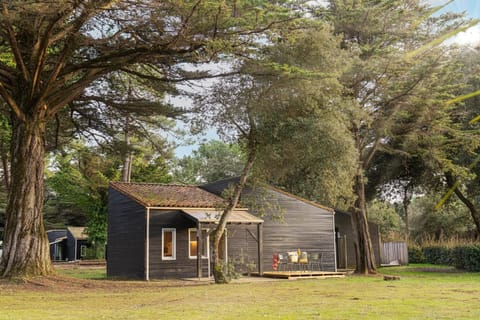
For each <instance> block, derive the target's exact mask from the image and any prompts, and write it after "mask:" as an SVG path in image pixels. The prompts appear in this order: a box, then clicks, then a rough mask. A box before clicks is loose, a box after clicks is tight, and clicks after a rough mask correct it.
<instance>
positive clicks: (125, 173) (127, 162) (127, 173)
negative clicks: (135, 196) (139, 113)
mask: <svg viewBox="0 0 480 320" xmlns="http://www.w3.org/2000/svg"><path fill="white" fill-rule="evenodd" d="M129 121H130V117H129V116H127V117H126V120H125V131H124V134H125V140H124V142H125V146H124V147H125V154H124V155H123V168H122V181H123V182H130V178H131V176H132V153H131V152H130V131H129V127H128V125H129Z"/></svg>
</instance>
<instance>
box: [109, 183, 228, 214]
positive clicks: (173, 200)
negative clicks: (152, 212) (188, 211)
mask: <svg viewBox="0 0 480 320" xmlns="http://www.w3.org/2000/svg"><path fill="white" fill-rule="evenodd" d="M110 187H112V188H113V189H115V190H117V191H119V192H121V193H123V194H125V195H127V196H129V197H130V198H132V199H134V200H135V201H137V202H138V203H140V204H142V205H143V206H145V207H169V208H216V207H218V206H220V205H221V204H222V203H223V201H224V200H223V199H222V198H221V197H219V196H216V195H214V194H213V193H210V192H208V191H206V190H203V189H201V188H199V187H197V186H185V185H171V184H156V183H126V182H110Z"/></svg>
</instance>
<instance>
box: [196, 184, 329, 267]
mask: <svg viewBox="0 0 480 320" xmlns="http://www.w3.org/2000/svg"><path fill="white" fill-rule="evenodd" d="M236 181H237V179H227V180H223V181H218V182H215V183H212V184H208V185H204V186H201V188H203V189H205V190H207V191H209V192H212V193H214V194H217V195H221V194H222V192H223V191H224V190H225V189H227V188H228V187H229V186H230V185H231V184H232V183H235V182H236ZM252 200H254V201H253V202H254V203H256V204H257V205H256V207H257V208H261V207H264V208H263V209H255V206H252V207H250V208H249V209H250V211H251V212H253V213H254V214H258V213H259V212H258V211H259V210H261V211H265V216H264V217H263V219H264V223H263V253H264V254H263V260H262V265H263V269H264V270H265V271H271V270H272V269H273V267H272V262H273V261H272V260H273V259H272V257H273V255H274V254H278V253H283V254H285V253H286V252H290V251H297V250H300V251H306V252H308V253H315V254H320V255H321V269H322V270H323V271H337V266H336V249H335V229H334V210H333V209H331V208H328V207H325V206H322V205H320V204H318V203H315V202H312V201H309V200H306V199H303V198H301V197H297V196H295V195H293V194H290V193H288V192H285V191H283V190H279V189H276V188H274V187H272V186H268V185H266V186H263V187H256V188H245V190H244V192H243V194H242V203H243V205H244V206H248V203H251V202H252ZM262 202H263V203H264V204H265V205H264V206H262V205H260V206H258V204H259V203H262ZM279 215H280V216H282V219H280V220H279V219H278V216H279ZM276 217H277V218H276Z"/></svg>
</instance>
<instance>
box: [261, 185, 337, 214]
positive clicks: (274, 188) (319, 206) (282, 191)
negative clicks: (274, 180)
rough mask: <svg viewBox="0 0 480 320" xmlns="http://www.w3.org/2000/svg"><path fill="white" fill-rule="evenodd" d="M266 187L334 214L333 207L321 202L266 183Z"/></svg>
mask: <svg viewBox="0 0 480 320" xmlns="http://www.w3.org/2000/svg"><path fill="white" fill-rule="evenodd" d="M266 187H267V188H269V189H271V190H273V191H276V192H278V193H281V194H283V195H285V196H288V197H292V198H294V199H297V200H299V201H302V202H305V203H307V204H310V205H312V206H315V207H317V208H320V209H324V210H327V211H329V212H330V213H332V214H335V209H333V208H330V207H327V206H324V205H321V204H319V203H316V202H314V201H311V200H308V199H305V198H302V197H299V196H296V195H294V194H292V193H290V192H287V191H284V190H282V189H278V188H276V187H273V186H271V185H268V184H267V185H266Z"/></svg>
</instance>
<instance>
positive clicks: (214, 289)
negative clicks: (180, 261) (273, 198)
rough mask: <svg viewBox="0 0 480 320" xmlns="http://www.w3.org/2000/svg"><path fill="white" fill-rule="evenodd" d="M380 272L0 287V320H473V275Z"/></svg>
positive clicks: (478, 315) (476, 311) (476, 313)
mask: <svg viewBox="0 0 480 320" xmlns="http://www.w3.org/2000/svg"><path fill="white" fill-rule="evenodd" d="M100 271H101V270H100ZM100 271H99V270H95V271H93V273H94V274H96V275H94V274H93V275H92V278H97V279H98V274H101V273H100ZM62 272H63V271H62ZM82 272H83V271H82ZM381 272H383V273H385V274H395V275H400V276H401V280H400V281H384V280H383V278H382V277H361V276H350V277H346V278H344V279H323V280H319V279H311V280H297V281H271V282H252V283H235V284H229V285H195V286H193V285H190V284H191V283H184V284H183V286H182V285H181V284H180V285H179V286H174V287H171V286H165V285H164V284H165V283H166V282H161V281H159V282H150V283H144V282H122V281H108V280H95V281H87V280H75V279H72V281H73V280H75V281H80V282H79V283H80V284H82V283H84V282H85V283H86V284H88V285H86V286H83V285H80V286H79V285H78V284H76V285H75V288H72V289H70V288H68V286H67V287H64V288H62V289H61V290H58V288H56V287H55V286H53V287H48V288H38V289H37V288H35V287H34V288H32V287H30V286H28V287H22V286H14V285H3V287H2V285H0V289H1V290H3V291H2V292H1V295H0V319H58V318H60V319H480V295H479V293H480V274H478V273H458V272H452V270H451V269H445V268H444V269H441V268H438V267H434V266H430V265H413V266H409V267H398V268H388V269H382V270H381ZM64 274H65V273H64ZM70 275H74V274H70ZM75 276H78V277H81V278H85V274H78V273H77V274H76V275H75ZM96 284H98V285H96Z"/></svg>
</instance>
